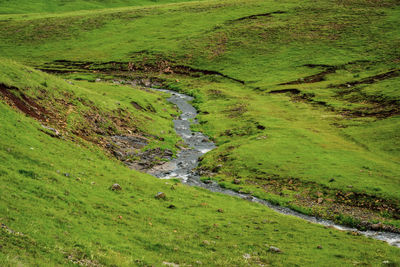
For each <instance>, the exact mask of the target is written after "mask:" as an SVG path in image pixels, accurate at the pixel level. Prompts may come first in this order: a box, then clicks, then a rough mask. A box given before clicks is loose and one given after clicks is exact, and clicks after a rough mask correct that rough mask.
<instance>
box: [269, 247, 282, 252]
mask: <svg viewBox="0 0 400 267" xmlns="http://www.w3.org/2000/svg"><path fill="white" fill-rule="evenodd" d="M269 251H271V252H274V253H281V252H282V251H281V250H280V249H279V248H277V247H274V246H270V247H269Z"/></svg>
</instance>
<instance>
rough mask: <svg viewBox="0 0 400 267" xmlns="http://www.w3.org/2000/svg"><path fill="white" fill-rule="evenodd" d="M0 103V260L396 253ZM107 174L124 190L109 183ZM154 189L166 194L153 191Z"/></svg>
mask: <svg viewBox="0 0 400 267" xmlns="http://www.w3.org/2000/svg"><path fill="white" fill-rule="evenodd" d="M121 90H123V89H121ZM0 110H1V112H0V114H1V116H0V125H1V128H0V134H1V136H2V138H1V141H0V158H1V162H2V164H1V169H0V176H1V181H2V182H1V186H0V188H1V192H2V194H0V199H1V201H0V202H1V205H0V214H1V219H0V220H1V223H2V224H4V225H6V226H7V228H2V229H1V232H0V233H1V234H0V236H1V239H0V240H1V250H0V263H1V265H2V266H15V265H21V264H22V265H41V266H43V265H52V266H54V265H67V264H68V263H70V264H71V261H73V262H75V263H77V262H79V261H81V262H86V263H89V264H91V263H92V264H96V263H99V264H103V265H118V266H131V265H156V266H161V265H162V262H164V261H165V262H173V263H177V264H193V265H201V264H202V265H224V266H226V265H245V264H247V263H249V264H251V265H256V264H258V263H263V264H271V265H274V266H287V265H293V264H298V263H299V262H302V263H304V264H307V265H319V266H322V265H332V264H335V265H351V264H356V263H359V264H362V263H364V264H374V265H375V264H376V265H379V264H381V263H382V262H383V261H386V260H387V261H389V262H390V263H392V264H397V263H398V258H397V255H398V249H397V248H394V247H390V246H388V245H386V244H385V243H383V242H379V241H375V240H371V239H367V238H365V237H360V236H352V235H349V234H346V233H344V232H340V231H337V230H333V229H329V228H324V227H322V226H319V225H314V224H309V223H305V222H304V221H302V220H300V219H296V218H292V217H289V216H283V215H279V214H277V213H275V212H273V211H271V210H270V209H268V208H266V207H263V206H261V205H257V204H254V203H249V202H246V201H243V200H240V199H235V198H232V197H229V196H224V195H220V194H214V193H210V192H208V191H206V190H203V189H197V188H191V187H188V186H184V185H181V184H179V183H175V182H174V181H166V180H158V179H156V178H154V177H151V176H149V175H146V174H143V173H139V172H136V171H133V170H129V169H128V168H126V167H125V166H124V165H123V164H122V163H120V162H118V161H116V160H112V159H110V158H108V157H106V156H105V155H104V152H103V151H101V150H99V149H98V148H97V147H96V146H94V145H90V144H88V143H87V144H86V145H85V146H82V145H80V144H79V143H76V142H73V141H68V140H64V141H62V140H61V141H60V140H59V139H56V138H52V137H50V136H48V135H46V134H45V133H43V132H42V131H40V129H41V126H40V124H39V123H38V122H37V121H35V120H33V119H31V118H29V117H26V116H25V115H23V114H22V113H20V112H18V111H15V110H13V109H11V108H10V107H9V106H7V105H5V104H3V103H1V104H0ZM114 183H119V184H120V185H121V186H122V188H123V190H122V191H120V192H114V191H111V190H110V189H109V188H110V186H111V185H112V184H114ZM159 191H161V192H165V193H166V195H167V200H157V199H155V198H154V196H155V194H156V193H157V192H159ZM170 205H174V206H176V208H175V209H169V208H168V207H169V206H170ZM218 209H223V213H220V212H217V210H218ZM120 216H121V217H120ZM6 229H11V230H12V231H15V232H20V233H22V234H17V233H15V232H11V233H10V232H9V231H7V230H6ZM270 245H273V246H277V247H279V248H280V249H281V250H282V251H283V253H282V254H275V253H272V252H269V251H268V246H270ZM318 245H321V246H322V247H323V248H322V249H317V246H318ZM245 254H250V255H251V258H250V259H245V258H244V255H245ZM216 255H218V257H216ZM328 258H329V264H328V263H327V262H326V259H328Z"/></svg>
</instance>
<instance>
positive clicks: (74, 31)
mask: <svg viewBox="0 0 400 267" xmlns="http://www.w3.org/2000/svg"><path fill="white" fill-rule="evenodd" d="M399 14H400V7H399V5H398V3H397V2H396V1H384V2H376V1H361V0H357V1H355V0H353V1H336V2H335V4H332V2H331V1H322V0H321V1H318V4H316V3H315V2H314V1H303V2H302V4H301V5H299V4H298V2H296V1H285V2H279V3H276V2H271V1H257V0H256V1H250V2H249V1H246V2H243V1H238V0H235V1H232V0H230V1H220V2H200V3H199V2H196V3H178V4H173V5H160V6H154V7H148V8H123V9H118V10H103V11H92V12H86V11H85V12H75V13H68V14H61V15H44V16H38V15H32V16H29V15H28V16H24V17H22V16H18V15H15V16H9V17H7V18H8V19H6V20H3V21H2V27H1V30H0V31H1V34H2V36H4V37H3V40H2V43H1V44H0V51H1V52H2V53H3V54H4V55H5V56H7V57H11V58H15V59H17V60H20V61H24V62H26V63H27V64H32V65H34V66H36V67H38V68H41V69H44V70H48V71H52V72H54V71H56V72H58V73H67V74H68V73H73V72H83V73H93V72H96V73H97V74H96V75H100V74H104V75H108V76H110V75H111V76H112V75H114V76H118V75H119V76H121V75H123V76H125V77H126V76H128V77H129V78H130V79H135V78H137V77H143V76H145V77H158V78H161V79H164V80H165V81H166V82H165V84H166V85H168V86H170V87H171V88H176V89H178V90H188V89H189V88H190V90H192V93H193V94H195V95H196V97H197V99H196V101H197V102H198V107H199V108H200V109H201V110H202V111H203V113H208V115H205V114H204V115H201V117H200V118H201V120H202V125H201V129H203V130H204V131H206V132H207V134H209V135H210V136H212V137H213V138H214V139H215V140H216V142H217V143H218V144H219V145H220V147H219V148H218V149H217V150H215V151H214V152H211V153H209V155H208V156H207V157H206V160H205V161H204V164H203V169H204V170H205V173H207V170H208V173H209V175H208V176H213V177H214V178H215V179H217V180H219V181H221V182H222V184H224V185H225V186H229V187H238V186H234V185H232V184H230V181H232V180H233V179H235V178H236V179H241V180H242V184H241V185H240V188H238V190H245V191H247V192H255V191H261V192H259V193H257V194H261V195H264V196H265V193H266V194H273V195H274V196H270V197H268V198H274V199H276V198H278V199H280V200H279V202H281V203H282V204H284V203H285V204H290V205H292V206H293V207H295V206H298V205H300V206H303V207H307V209H308V208H312V210H308V211H307V212H314V213H316V214H320V215H322V214H325V215H327V216H328V217H330V218H333V217H335V216H337V215H335V214H336V213H337V212H339V211H338V210H341V208H340V207H337V205H336V204H338V205H339V206H340V205H342V204H343V205H349V204H350V205H351V206H352V207H353V208H354V209H356V210H357V212H356V214H358V213H361V214H362V213H365V212H367V213H368V215H366V216H357V217H358V219H361V220H366V219H367V220H369V221H375V222H376V221H377V220H378V221H379V220H385V221H386V219H384V218H383V217H386V218H387V217H388V219H389V222H390V223H392V224H393V223H394V224H396V225H398V223H397V222H395V221H393V220H392V219H395V220H397V219H398V213H399V208H400V204H399V201H400V199H399V194H398V191H399V189H400V188H399V187H400V182H399V177H398V175H397V174H398V173H399V166H400V165H399V161H400V154H399V142H400V141H399V140H400V136H399V133H400V131H398V129H399V116H398V115H399V111H400V110H399V94H398V92H399V90H398V84H399V79H400V78H399V75H400V69H399V56H400V51H399V47H400V46H399V45H397V44H399V43H400V40H399V36H400V32H399V28H398V27H397V25H398V22H399V16H400V15H399ZM194 15H195V16H196V20H193V16H194ZM4 18H6V16H4ZM71 75H72V76H71ZM74 75H75V77H76V76H77V74H69V76H68V75H67V76H66V77H74ZM78 76H79V75H78ZM195 76H197V77H195ZM198 76H201V77H198ZM177 81H178V82H177ZM193 90H194V91H193ZM222 144H224V145H222ZM221 155H223V158H224V160H221V159H220V158H221ZM219 165H222V166H221V167H218V166H219ZM206 176H207V175H206ZM224 180H225V181H224ZM289 181H292V182H293V181H297V182H296V184H297V186H296V187H294V188H291V187H292V186H290V185H289V186H288V185H287V183H288V182H289ZM276 183H277V184H276ZM271 184H273V185H271ZM275 184H276V185H275ZM254 187H256V188H257V187H258V189H257V190H256V189H255V188H254ZM288 187H289V189H288ZM299 188H302V189H299ZM282 190H289V191H288V192H286V193H285V192H284V193H283V196H282V193H281V191H282ZM310 190H311V194H310ZM293 191H294V192H293ZM297 191H301V192H302V193H301V196H298V192H297ZM276 194H280V195H281V196H276ZM321 194H322V196H321ZM348 194H350V195H348ZM305 196H307V199H304V197H305ZM309 196H311V197H309ZM321 197H322V198H323V200H322V201H323V202H324V203H319V204H320V205H317V206H316V205H315V204H316V202H317V201H318V199H319V198H321ZM376 198H378V199H376ZM327 199H328V200H329V201H325V200H327ZM331 200H332V201H331ZM376 200H377V201H376ZM319 202H321V200H319ZM330 202H334V204H335V205H333V207H332V205H331V204H330ZM377 203H378V204H377ZM381 203H384V204H381ZM307 209H306V210H307ZM327 209H333V210H334V212H333V214H328V213H332V212H331V211H329V210H327ZM360 209H361V210H360ZM365 209H367V210H365ZM371 212H372V213H371ZM348 213H349V214H350V215H351V214H354V212H353V211H349V212H348ZM353 216H354V215H353Z"/></svg>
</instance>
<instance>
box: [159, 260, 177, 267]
mask: <svg viewBox="0 0 400 267" xmlns="http://www.w3.org/2000/svg"><path fill="white" fill-rule="evenodd" d="M162 264H163V265H166V266H172V267H179V264H176V263H173V262H167V261H163V263H162Z"/></svg>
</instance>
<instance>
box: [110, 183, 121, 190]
mask: <svg viewBox="0 0 400 267" xmlns="http://www.w3.org/2000/svg"><path fill="white" fill-rule="evenodd" d="M111 190H112V191H120V190H122V187H121V186H120V185H119V184H113V185H112V186H111Z"/></svg>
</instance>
